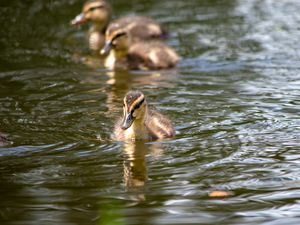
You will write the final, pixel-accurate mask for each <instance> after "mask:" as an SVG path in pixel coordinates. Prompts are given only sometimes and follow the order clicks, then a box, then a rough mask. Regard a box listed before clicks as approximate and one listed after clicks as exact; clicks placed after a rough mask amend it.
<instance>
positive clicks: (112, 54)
mask: <svg viewBox="0 0 300 225" xmlns="http://www.w3.org/2000/svg"><path fill="white" fill-rule="evenodd" d="M132 40H133V37H132V36H131V34H130V32H129V31H128V29H127V28H126V27H122V26H120V25H119V24H114V23H113V24H111V25H110V26H109V28H108V29H107V31H106V33H105V46H104V47H103V48H102V50H101V54H103V55H108V56H107V57H106V58H105V60H104V66H105V67H106V68H108V69H111V70H113V69H129V70H158V69H169V68H173V67H175V66H176V64H177V62H178V61H179V56H178V55H177V53H176V52H175V51H174V50H173V49H172V48H171V47H169V46H168V45H166V44H165V43H163V42H160V41H147V42H146V41H139V42H134V41H132Z"/></svg>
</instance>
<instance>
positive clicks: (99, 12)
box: [71, 0, 167, 52]
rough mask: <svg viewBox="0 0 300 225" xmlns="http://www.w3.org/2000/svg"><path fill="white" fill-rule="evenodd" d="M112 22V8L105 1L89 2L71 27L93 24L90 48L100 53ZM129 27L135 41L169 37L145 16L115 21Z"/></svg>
mask: <svg viewBox="0 0 300 225" xmlns="http://www.w3.org/2000/svg"><path fill="white" fill-rule="evenodd" d="M111 20H112V7H111V6H110V4H109V3H108V2H107V1H105V0H89V1H87V2H85V3H84V5H83V8H82V12H81V13H80V14H79V15H77V16H76V17H75V18H74V19H73V20H72V21H71V25H74V26H75V25H81V24H85V23H87V22H90V23H92V26H91V27H90V29H89V31H88V41H89V48H90V49H91V50H94V51H96V52H98V51H99V50H101V48H102V47H103V45H104V41H105V31H106V29H107V27H108V25H109V23H110V22H111ZM113 22H114V23H116V24H120V25H121V26H122V27H127V29H128V30H129V32H130V33H131V35H132V37H133V39H134V40H135V41H139V40H148V39H159V38H165V37H167V31H166V30H165V29H164V28H162V26H161V25H160V24H159V23H158V22H156V21H155V20H154V19H152V18H149V17H144V16H126V17H121V18H119V19H116V20H114V21H113Z"/></svg>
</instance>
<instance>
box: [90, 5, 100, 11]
mask: <svg viewBox="0 0 300 225" xmlns="http://www.w3.org/2000/svg"><path fill="white" fill-rule="evenodd" d="M100 8H103V5H99V6H95V7H91V8H89V11H91V12H92V11H94V10H95V9H100Z"/></svg>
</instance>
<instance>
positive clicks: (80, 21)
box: [70, 13, 87, 26]
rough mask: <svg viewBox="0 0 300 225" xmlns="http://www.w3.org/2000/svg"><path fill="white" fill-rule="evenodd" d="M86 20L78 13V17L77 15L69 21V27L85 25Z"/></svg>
mask: <svg viewBox="0 0 300 225" xmlns="http://www.w3.org/2000/svg"><path fill="white" fill-rule="evenodd" d="M86 21H87V20H86V18H85V15H84V13H80V14H79V15H77V16H76V17H75V18H74V19H73V20H72V21H71V23H70V24H71V25H73V26H76V25H80V24H83V23H85V22H86Z"/></svg>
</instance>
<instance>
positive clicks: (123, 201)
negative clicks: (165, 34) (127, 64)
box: [0, 0, 300, 225]
mask: <svg viewBox="0 0 300 225" xmlns="http://www.w3.org/2000/svg"><path fill="white" fill-rule="evenodd" d="M111 2H112V5H113V7H114V11H115V14H116V15H119V16H124V15H128V14H143V15H148V16H152V17H154V18H155V19H157V20H158V21H160V22H161V23H162V24H164V26H166V27H168V28H169V30H170V38H169V39H168V44H170V45H171V46H173V47H174V48H175V49H176V50H177V51H178V52H179V54H180V55H181V57H182V60H181V63H180V64H179V66H178V68H177V69H174V70H171V71H154V72H150V73H144V72H136V71H135V72H131V71H129V72H116V73H114V74H112V73H108V72H107V71H105V70H103V68H101V66H99V65H98V64H94V63H90V58H88V57H87V59H88V60H87V61H85V62H83V61H78V59H80V57H81V56H82V55H85V56H88V54H89V51H88V49H87V45H86V43H85V42H84V30H86V29H87V27H82V28H81V29H74V28H72V27H70V26H69V21H70V20H71V19H72V18H73V17H74V16H75V15H76V14H77V13H78V12H79V10H80V9H81V5H82V1H79V0H72V1H70V0H63V1H43V2H41V1H37V0H31V1H19V0H18V1H11V2H6V3H1V8H0V21H1V22H2V23H1V24H2V27H3V28H2V30H1V35H0V47H1V50H0V131H1V132H4V133H6V134H8V136H9V139H10V140H11V143H9V144H7V145H6V146H2V147H0V184H1V185H0V193H1V201H0V222H1V224H66V225H69V224H82V225H85V224H143V225H147V224H149V225H153V224H157V225H159V224H170V225H171V224H218V223H220V224H221V223H222V224H272V225H273V224H283V223H285V224H299V223H300V219H299V218H300V202H299V199H300V188H299V186H300V179H299V174H300V168H299V163H300V154H299V147H300V144H299V138H300V122H299V119H300V107H299V104H300V100H299V99H300V75H299V74H300V60H299V52H300V51H299V50H300V49H299V48H300V47H299V39H300V31H299V22H300V15H299V10H300V3H299V2H298V1H297V0H287V1H276V0H263V1H252V0H248V1H247V0H236V1H224V0H223V1H222V0H211V1H209V0H205V1H203V0H201V1H200V0H198V1H180V0H172V1H155V0H150V1H149V0H148V1H146V0H139V1H133V0H131V1H128V0H127V1H124V0H114V1H111ZM90 56H91V55H90ZM93 60H94V58H93ZM86 62H88V63H86ZM130 89H139V90H142V91H143V92H144V93H145V95H146V96H147V99H148V102H149V103H150V104H151V106H152V107H154V108H156V109H157V110H159V111H162V112H164V114H166V115H168V116H169V117H170V118H171V119H172V120H173V121H174V124H175V126H176V130H177V135H176V137H175V138H173V139H171V140H164V141H160V142H150V143H144V142H137V143H122V142H116V141H113V140H111V139H110V134H111V132H112V129H113V125H114V121H115V120H116V119H117V118H118V117H119V116H121V113H122V112H121V111H122V109H121V107H122V98H123V96H124V94H125V93H126V92H127V91H128V90H130ZM214 190H223V191H228V192H230V193H232V195H230V196H228V197H226V198H224V197H223V198H213V197H209V193H210V192H212V191H214Z"/></svg>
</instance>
